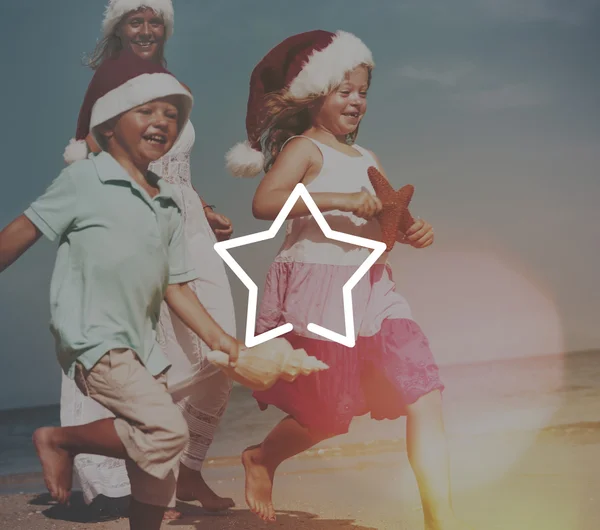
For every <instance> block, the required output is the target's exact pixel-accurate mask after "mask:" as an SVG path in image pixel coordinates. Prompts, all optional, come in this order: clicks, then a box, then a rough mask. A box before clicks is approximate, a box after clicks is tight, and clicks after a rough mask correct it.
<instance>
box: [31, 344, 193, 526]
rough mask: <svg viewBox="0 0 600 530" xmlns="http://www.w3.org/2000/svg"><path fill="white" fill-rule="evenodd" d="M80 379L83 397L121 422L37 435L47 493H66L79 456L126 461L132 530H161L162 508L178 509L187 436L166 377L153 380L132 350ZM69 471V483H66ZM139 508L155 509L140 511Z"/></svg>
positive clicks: (109, 355) (107, 359)
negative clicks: (179, 478)
mask: <svg viewBox="0 0 600 530" xmlns="http://www.w3.org/2000/svg"><path fill="white" fill-rule="evenodd" d="M81 374H83V377H78V379H77V382H78V385H79V386H80V388H81V390H82V392H84V394H88V395H89V396H90V397H92V398H93V399H95V400H96V401H98V402H99V403H100V404H101V405H103V406H104V407H105V408H107V409H108V410H110V411H111V412H112V413H113V414H115V416H117V418H116V419H107V420H100V421H98V422H94V423H92V424H88V425H81V426H78V427H67V428H51V429H44V430H40V431H38V432H37V433H36V435H35V437H36V442H37V445H38V452H39V453H40V458H41V460H42V463H43V465H44V466H45V469H44V472H45V476H46V478H47V481H48V482H50V483H51V484H50V485H49V489H51V488H54V489H56V488H57V487H58V489H59V490H62V491H59V495H60V494H62V495H64V490H67V492H68V490H69V489H70V480H71V479H70V470H72V459H73V457H74V456H75V454H78V453H87V454H102V455H105V456H114V457H117V458H125V459H126V462H127V464H128V471H129V473H130V481H131V490H132V497H133V498H134V499H135V500H136V503H134V506H133V513H132V517H131V518H130V524H131V528H132V529H136V530H137V529H142V528H144V529H151V528H157V529H158V528H160V521H161V520H162V513H163V512H164V508H166V507H167V506H169V505H171V504H174V499H175V485H176V479H177V471H178V462H179V458H180V456H181V453H182V451H183V448H184V447H185V444H186V443H187V441H188V436H189V435H188V430H187V425H186V423H185V420H184V419H183V417H182V415H181V412H180V411H179V408H178V407H177V406H176V405H175V404H174V403H173V401H172V399H171V396H170V395H169V394H168V392H167V390H166V377H165V376H164V375H163V376H160V381H157V380H156V379H154V378H153V377H152V375H150V373H149V372H148V371H147V370H146V369H145V367H144V366H143V365H142V364H141V363H140V362H139V360H138V359H137V356H136V355H135V353H133V352H132V351H130V350H113V351H111V352H109V353H107V354H106V355H105V356H104V357H103V358H102V359H101V360H100V361H99V362H98V363H97V365H96V366H95V367H94V368H93V369H92V370H91V371H89V372H85V373H83V371H82V370H81V369H80V370H79V375H81ZM67 472H68V474H69V479H68V484H67V483H66V482H64V477H65V476H66V475H67ZM53 481H54V484H53ZM51 492H52V489H51ZM139 504H142V505H151V506H155V507H157V508H156V509H147V507H146V506H144V507H143V509H138V508H140V507H139ZM158 507H160V509H158ZM157 514H158V515H157Z"/></svg>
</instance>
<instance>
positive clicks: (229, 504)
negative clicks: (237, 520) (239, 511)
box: [177, 464, 235, 512]
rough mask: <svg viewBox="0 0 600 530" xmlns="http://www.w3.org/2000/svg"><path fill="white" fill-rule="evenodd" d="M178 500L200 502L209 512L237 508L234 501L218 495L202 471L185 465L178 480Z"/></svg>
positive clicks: (182, 466) (181, 468)
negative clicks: (205, 479)
mask: <svg viewBox="0 0 600 530" xmlns="http://www.w3.org/2000/svg"><path fill="white" fill-rule="evenodd" d="M177 498H178V499H179V500H180V501H188V502H189V501H198V502H199V503H200V504H201V505H202V508H204V509H205V510H206V511H207V512H222V511H224V510H227V509H228V508H233V507H234V506H235V503H234V502H233V499H231V498H229V497H220V496H219V495H217V494H216V493H215V492H214V491H213V490H212V489H211V488H210V487H209V486H208V484H207V483H206V482H205V481H204V478H203V477H202V473H201V472H200V471H194V470H193V469H190V468H189V467H187V466H184V465H183V464H182V465H181V467H180V470H179V479H178V480H177Z"/></svg>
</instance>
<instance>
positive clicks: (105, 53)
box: [83, 6, 167, 70]
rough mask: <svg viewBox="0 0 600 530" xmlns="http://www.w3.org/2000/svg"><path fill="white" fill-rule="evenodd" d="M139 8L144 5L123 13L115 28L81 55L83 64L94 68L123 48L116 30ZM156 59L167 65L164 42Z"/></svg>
mask: <svg viewBox="0 0 600 530" xmlns="http://www.w3.org/2000/svg"><path fill="white" fill-rule="evenodd" d="M141 9H145V8H144V6H142V7H140V8H138V9H134V10H132V11H128V12H127V13H125V14H124V15H123V16H122V17H121V19H120V20H119V22H118V23H117V24H115V28H114V30H113V32H112V33H111V34H110V35H107V36H106V37H103V38H102V39H100V40H99V41H98V42H97V43H96V47H95V48H94V51H93V52H92V53H90V54H87V53H86V54H85V55H84V57H83V64H84V65H85V66H87V67H89V68H91V69H92V70H96V69H97V68H98V67H99V66H100V65H101V64H102V63H103V62H104V61H105V60H106V59H110V58H111V57H114V56H115V55H117V54H118V53H119V52H120V51H121V50H122V49H123V42H122V41H121V37H119V35H118V31H119V29H120V28H121V26H122V24H123V21H124V20H125V19H126V18H127V17H128V16H129V15H131V13H135V12H136V11H140V10H141ZM157 53H158V61H157V62H159V63H160V64H162V65H163V66H164V67H165V68H166V67H167V60H166V59H165V55H164V53H165V43H164V42H163V44H162V46H160V48H159V49H158V52H157Z"/></svg>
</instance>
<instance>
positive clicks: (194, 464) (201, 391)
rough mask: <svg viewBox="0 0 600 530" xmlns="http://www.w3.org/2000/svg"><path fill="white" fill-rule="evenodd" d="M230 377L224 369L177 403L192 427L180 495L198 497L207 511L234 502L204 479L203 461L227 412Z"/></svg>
mask: <svg viewBox="0 0 600 530" xmlns="http://www.w3.org/2000/svg"><path fill="white" fill-rule="evenodd" d="M231 385H232V382H231V380H230V379H229V378H228V377H227V376H226V375H225V373H223V372H222V371H221V370H218V371H215V372H214V373H213V374H212V375H211V376H210V377H208V378H207V379H205V380H204V381H202V382H201V383H199V384H198V385H197V389H196V390H195V392H194V393H193V394H192V395H191V396H188V397H187V398H185V399H184V400H182V401H181V402H180V403H178V405H179V408H180V409H181V412H182V413H183V417H184V418H185V420H186V422H187V424H188V428H189V431H190V441H189V442H188V444H187V446H186V448H185V450H184V452H183V456H182V458H181V466H180V469H179V480H178V482H177V498H178V499H180V500H182V501H193V500H197V501H199V502H200V503H201V504H202V507H203V508H204V509H205V510H208V511H221V510H226V509H227V508H231V507H232V506H234V502H233V499H231V498H226V497H220V496H219V495H217V494H216V493H215V492H214V491H213V490H212V489H211V488H210V487H209V486H208V484H206V482H205V481H204V478H203V477H202V465H203V464H204V460H205V458H206V453H207V451H208V449H209V447H210V445H211V443H212V441H213V438H214V435H215V431H216V429H217V427H218V426H219V422H220V421H221V418H222V417H223V414H224V413H225V409H226V407H227V403H228V401H229V395H230V393H231Z"/></svg>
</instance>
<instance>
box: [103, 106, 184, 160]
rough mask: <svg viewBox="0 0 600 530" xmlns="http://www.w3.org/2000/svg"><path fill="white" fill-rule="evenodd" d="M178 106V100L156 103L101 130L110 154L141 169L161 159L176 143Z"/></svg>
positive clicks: (140, 108) (124, 114)
mask: <svg viewBox="0 0 600 530" xmlns="http://www.w3.org/2000/svg"><path fill="white" fill-rule="evenodd" d="M178 103H179V101H178V96H168V97H165V98H160V99H155V100H154V101H151V102H149V103H145V104H144V105H140V106H138V107H135V108H133V109H131V110H130V111H128V112H125V113H123V114H121V115H120V116H119V117H118V118H117V119H116V120H114V121H112V122H111V123H109V124H104V125H102V126H100V132H101V134H102V136H103V137H104V138H105V140H106V143H107V151H108V152H109V153H110V154H111V155H112V156H113V157H114V158H115V159H117V160H118V161H122V160H124V159H128V160H129V161H131V162H133V163H134V164H135V166H137V167H138V168H147V167H148V165H149V164H150V162H153V161H154V160H158V159H159V158H162V157H163V156H164V155H165V154H166V153H167V152H168V151H169V150H170V149H171V147H173V144H174V143H175V140H176V139H177V135H178V131H179V110H178Z"/></svg>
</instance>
